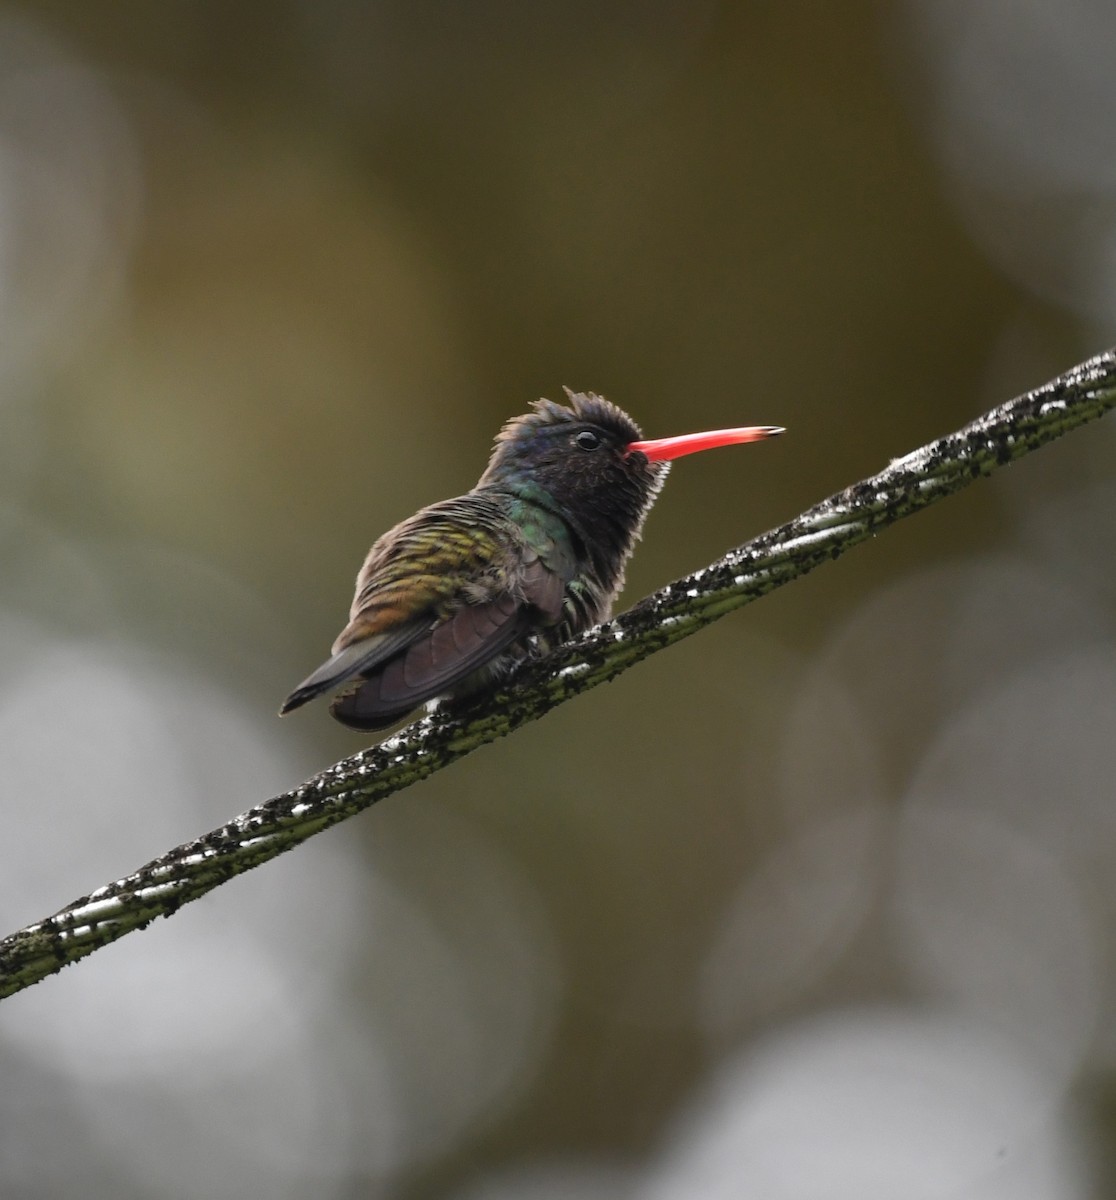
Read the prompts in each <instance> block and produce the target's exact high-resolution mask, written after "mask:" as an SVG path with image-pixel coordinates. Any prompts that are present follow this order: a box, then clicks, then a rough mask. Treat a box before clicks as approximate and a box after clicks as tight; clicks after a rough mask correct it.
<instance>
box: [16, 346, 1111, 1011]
mask: <svg viewBox="0 0 1116 1200" xmlns="http://www.w3.org/2000/svg"><path fill="white" fill-rule="evenodd" d="M1114 405H1116V351H1111V350H1110V351H1107V352H1106V353H1104V354H1101V355H1098V356H1097V357H1096V358H1093V359H1090V360H1089V361H1088V362H1086V363H1082V364H1081V365H1080V366H1077V367H1074V368H1073V369H1072V370H1071V371H1068V372H1067V373H1066V374H1065V375H1062V376H1059V377H1058V378H1057V379H1055V380H1053V381H1052V382H1050V383H1048V384H1045V385H1044V386H1043V387H1040V388H1037V389H1036V390H1035V391H1033V392H1028V393H1026V394H1025V395H1023V396H1020V397H1018V398H1017V399H1015V400H1012V401H1010V402H1009V403H1007V404H1004V405H1001V406H1000V407H999V408H995V409H993V410H992V411H991V412H988V413H985V414H984V416H982V417H979V418H978V419H977V420H975V421H973V422H972V423H971V424H969V425H966V426H965V427H964V428H963V429H960V430H958V431H957V432H956V433H952V434H949V435H948V436H946V437H944V438H941V439H940V440H939V441H936V442H932V443H930V444H929V445H927V446H924V447H922V449H920V450H916V451H914V452H913V453H911V454H908V455H907V456H906V457H905V458H901V459H898V460H896V461H895V462H893V463H891V465H890V466H888V467H887V468H886V469H885V470H883V471H881V472H880V473H879V474H878V475H875V476H873V477H872V478H871V479H866V480H864V481H863V482H861V483H856V484H853V486H852V487H849V488H846V489H845V490H844V491H843V492H839V493H838V494H837V495H835V496H831V497H829V499H828V500H823V501H822V502H821V503H820V504H817V505H815V506H814V507H813V508H811V509H808V510H807V511H806V512H804V513H802V515H801V516H799V517H796V518H795V519H794V520H793V521H789V522H788V523H787V524H785V525H782V526H780V527H779V528H778V529H773V530H771V531H770V532H768V533H765V534H762V535H761V536H760V537H757V538H755V539H753V540H752V541H750V542H747V543H745V544H744V545H743V546H740V547H738V548H737V549H735V550H732V551H730V552H729V553H728V554H726V555H725V556H724V558H721V559H719V560H718V561H717V562H714V563H711V564H710V565H709V566H708V567H705V568H703V569H702V570H700V571H697V572H695V573H694V574H693V575H690V576H687V577H686V578H685V579H679V580H677V581H676V582H675V583H671V584H668V585H667V586H666V587H665V588H662V589H661V590H660V591H658V592H655V593H654V594H653V595H651V596H648V597H647V598H646V599H644V600H641V601H640V602H639V603H638V604H637V605H636V606H635V607H634V608H632V609H631V610H629V611H628V612H626V613H624V614H623V615H621V616H619V617H617V618H616V619H615V620H613V621H611V622H609V623H607V624H605V625H601V626H599V627H597V628H596V629H592V630H590V631H589V632H588V633H586V634H584V635H583V636H581V637H578V638H575V639H574V640H572V641H570V642H567V643H565V644H564V645H562V646H560V647H558V648H557V649H556V650H554V651H553V652H552V653H550V654H548V655H546V656H545V657H544V658H540V659H538V660H537V661H536V662H533V663H531V664H530V665H528V666H526V667H525V668H524V669H522V670H521V671H519V672H518V673H517V674H516V675H515V677H514V678H513V679H512V680H511V681H510V682H509V684H508V685H507V686H506V688H505V689H504V690H502V691H500V692H497V693H494V694H490V695H488V696H485V697H483V698H481V699H478V700H476V701H475V702H473V703H472V704H471V705H470V706H469V707H468V708H466V709H457V710H455V711H454V712H452V713H450V712H442V713H435V714H434V715H433V716H429V717H424V718H423V719H422V720H419V721H416V722H415V723H414V724H412V725H409V726H408V727H407V728H405V729H403V730H402V731H400V732H399V733H397V734H395V735H393V736H392V737H390V738H388V739H387V740H386V741H385V742H383V743H382V744H381V745H379V746H374V747H372V748H370V749H368V750H362V751H361V752H360V753H359V754H354V755H353V756H352V757H351V758H347V759H345V760H344V761H342V762H339V763H337V764H335V765H334V766H332V767H329V768H328V769H327V770H325V771H323V772H322V773H321V774H320V775H317V776H315V777H314V778H313V779H311V780H309V781H308V782H307V783H304V784H303V785H302V786H301V787H299V788H296V789H295V790H294V791H292V792H286V793H284V794H283V795H281V796H276V797H274V798H273V799H271V800H268V801H266V802H265V803H263V804H261V805H259V807H257V808H253V809H251V810H250V811H249V812H246V813H243V814H242V815H241V816H239V817H236V818H234V819H233V820H231V821H230V822H229V823H228V824H227V825H223V826H222V827H221V828H220V829H215V830H213V832H212V833H208V834H206V835H205V836H204V837H200V838H198V839H197V840H196V841H193V842H188V843H187V844H186V845H183V846H178V847H176V848H175V849H173V850H170V851H168V852H167V853H166V854H164V855H162V856H161V857H160V858H157V859H155V860H154V861H153V862H150V863H148V864H147V865H146V866H144V867H141V868H140V869H139V870H138V871H136V872H135V873H134V874H132V875H128V876H126V877H125V878H124V879H118V880H117V881H116V882H115V883H110V884H106V885H105V886H104V887H100V888H98V889H97V890H96V891H95V892H93V893H92V894H91V895H89V896H84V897H82V898H81V899H79V900H75V901H74V902H73V903H72V904H70V905H68V906H67V907H66V908H64V909H62V910H61V911H60V912H58V913H56V914H55V915H54V916H52V917H48V918H46V919H45V920H43V921H39V922H37V923H36V924H34V925H29V926H27V928H25V929H21V930H19V931H18V932H16V933H13V934H11V935H10V936H9V937H7V938H4V939H3V940H2V941H0V997H3V996H9V995H12V994H13V993H14V992H18V991H21V990H22V989H23V988H26V987H29V986H30V985H31V984H33V983H37V982H38V981H39V980H40V979H43V978H45V977H46V976H47V975H51V974H53V973H54V972H56V971H58V970H60V969H61V968H62V967H63V966H65V965H66V964H68V963H71V962H75V961H77V960H78V959H79V958H83V957H84V956H85V955H87V954H90V953H92V951H94V950H96V949H97V948H98V947H100V946H104V945H107V944H108V943H109V942H113V941H115V940H116V939H117V938H119V937H122V936H123V935H124V934H126V933H128V932H130V931H131V930H133V929H141V928H143V927H144V926H145V925H146V924H147V923H148V922H149V921H151V920H152V918H154V917H157V916H170V915H171V913H173V912H175V911H176V910H177V909H178V908H180V907H181V906H182V905H183V904H186V903H188V902H189V901H191V900H196V899H197V898H198V897H199V896H203V895H204V894H205V893H206V892H208V891H210V890H211V889H212V888H215V887H217V886H218V885H219V884H222V883H224V882H225V881H226V880H229V879H231V878H232V877H233V876H235V875H239V874H241V873H242V872H244V871H247V870H250V869H251V868H252V867H258V866H259V865H260V864H261V863H264V862H267V860H268V859H270V858H274V857H275V856H276V855H278V854H282V853H283V851H285V850H290V849H291V848H292V847H294V846H296V845H298V843H299V842H303V841H305V840H306V839H307V838H309V837H311V836H312V835H313V834H315V833H318V832H319V831H320V830H323V829H328V828H329V827H330V826H331V825H336V824H337V822H338V821H343V820H345V819H346V818H348V817H351V816H354V815H355V814H356V813H358V812H361V811H363V810H364V809H366V808H367V807H368V806H369V805H371V804H375V803H376V801H377V800H382V799H383V798H384V797H385V796H389V795H391V794H392V792H397V791H399V790H401V789H402V788H405V787H409V786H410V785H411V784H413V783H417V782H418V781H419V780H421V779H425V778H426V777H427V776H428V775H430V774H432V773H433V772H434V771H438V770H440V769H441V768H442V767H445V766H448V765H449V764H450V763H451V762H453V761H455V760H456V759H458V758H461V757H463V756H464V755H466V754H468V753H469V752H470V751H472V750H475V749H476V748H477V747H478V746H483V745H484V744H485V743H487V742H491V741H495V739H496V738H499V737H503V736H504V735H505V734H507V733H511V732H512V731H513V730H515V729H518V728H519V727H520V726H521V725H525V724H527V722H529V721H533V720H535V719H536V718H538V717H541V716H542V715H543V714H544V713H546V712H549V711H550V709H552V708H554V707H555V706H556V705H558V704H561V703H563V702H564V701H566V700H569V699H570V698H571V697H572V696H576V695H577V694H578V693H579V692H584V691H587V690H588V689H589V688H592V687H596V686H597V684H600V683H606V682H607V681H608V680H610V679H614V678H615V677H616V676H617V675H619V674H620V673H621V672H622V671H626V670H627V669H628V667H630V666H632V665H633V664H634V663H636V662H638V661H639V660H640V659H642V658H646V657H647V656H648V655H649V654H653V653H654V652H655V651H657V650H661V649H663V647H665V646H669V645H671V644H672V643H673V642H677V641H680V640H681V639H682V638H684V637H688V636H689V635H690V634H692V633H695V632H697V630H699V629H701V628H702V627H703V626H705V625H708V624H710V623H711V622H712V621H715V620H717V618H718V617H722V616H724V615H725V613H728V612H731V611H732V610H733V609H736V608H740V607H742V606H743V605H745V604H747V603H749V602H750V601H752V600H756V599H758V598H759V597H760V596H763V595H765V594H766V593H767V592H770V591H772V590H773V589H774V588H777V587H780V586H781V585H782V584H784V583H789V582H790V581H791V580H792V579H796V578H798V577H799V576H801V575H805V574H806V573H807V572H809V571H812V570H813V569H814V568H815V567H816V566H819V565H820V564H821V563H823V562H825V561H827V560H828V559H832V558H837V557H838V556H840V555H841V554H843V553H844V552H845V551H846V550H848V549H849V548H850V547H852V546H855V545H856V544H857V543H858V542H862V541H864V540H865V539H866V538H869V537H871V536H873V535H874V534H875V533H877V532H879V531H880V530H881V529H883V528H885V527H886V526H888V525H890V524H892V523H893V522H895V521H897V520H899V519H900V518H901V517H905V516H907V515H908V514H910V513H913V512H917V511H918V510H919V509H922V508H926V507H927V506H928V505H930V504H933V503H934V502H935V501H936V500H940V499H942V498H943V497H944V496H948V495H950V494H951V493H953V492H956V491H959V490H960V489H961V488H963V487H965V486H966V484H968V483H970V482H971V481H972V480H974V479H977V478H979V477H980V476H982V475H988V474H991V472H992V471H994V470H995V469H996V468H997V467H1001V466H1004V465H1005V464H1007V463H1009V462H1012V461H1013V460H1014V459H1016V458H1021V457H1022V456H1023V455H1024V454H1027V453H1028V452H1030V451H1031V450H1034V449H1037V447H1039V446H1041V445H1043V444H1044V443H1046V442H1049V441H1052V440H1053V439H1054V438H1057V437H1060V436H1061V435H1062V434H1064V433H1068V432H1069V431H1070V430H1071V429H1074V428H1076V427H1077V426H1078V425H1083V424H1085V422H1087V421H1091V420H1093V419H1094V418H1096V417H1099V416H1101V415H1103V414H1104V413H1105V412H1107V411H1108V410H1109V409H1110V408H1112V407H1113V406H1114Z"/></svg>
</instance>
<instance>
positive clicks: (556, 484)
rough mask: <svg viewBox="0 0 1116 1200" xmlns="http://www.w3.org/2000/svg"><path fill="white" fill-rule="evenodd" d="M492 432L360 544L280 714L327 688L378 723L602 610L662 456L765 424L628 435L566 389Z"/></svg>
mask: <svg viewBox="0 0 1116 1200" xmlns="http://www.w3.org/2000/svg"><path fill="white" fill-rule="evenodd" d="M566 396H567V398H568V401H569V403H568V406H566V405H562V404H555V403H553V402H552V401H550V400H539V401H537V402H536V403H535V405H534V407H533V410H532V411H531V412H529V413H526V414H525V415H524V416H522V417H515V418H514V419H513V420H511V421H509V422H508V423H507V424H506V425H505V426H504V428H503V429H502V430H501V431H500V433H499V435H498V437H497V438H496V445H495V447H494V449H493V451H492V457H491V459H490V460H489V463H488V469H487V470H486V471H485V473H484V474H483V475H482V476H481V477H480V481H479V482H478V483H477V486H476V487H475V488H473V490H472V491H471V492H467V493H466V494H465V495H464V496H458V497H457V498H456V499H454V500H443V501H442V502H441V503H440V504H431V505H430V506H429V507H427V508H424V509H422V510H420V511H419V512H417V513H415V515H414V516H413V517H410V518H408V519H407V520H406V521H403V522H402V523H401V524H399V525H396V526H395V528H394V529H390V530H388V532H387V533H385V534H384V535H383V536H382V537H381V538H380V539H379V540H378V541H377V542H376V544H375V545H374V546H373V547H372V549H371V550H369V552H368V557H367V558H366V559H365V560H364V565H363V566H362V567H361V569H360V574H359V575H358V576H357V581H356V596H355V597H354V599H353V604H352V608H351V609H350V612H349V623H348V625H346V626H345V628H344V629H343V630H342V631H341V633H340V635H339V636H338V638H337V640H336V641H335V642H334V643H333V657H332V658H330V659H329V661H328V662H326V663H323V664H322V666H320V667H319V668H318V669H317V670H316V671H315V672H314V673H313V674H312V675H311V676H310V677H309V678H308V679H306V680H305V681H304V682H303V683H301V684H299V686H298V687H297V688H295V690H294V691H293V692H292V693H291V694H290V695H289V696H288V697H287V699H286V701H285V702H284V704H283V707H282V708H281V709H280V713H288V712H290V711H291V710H292V709H295V708H298V707H299V706H300V705H302V704H305V703H306V702H307V701H308V700H312V699H314V697H315V696H319V695H321V694H322V693H323V692H328V691H334V690H337V689H340V690H339V691H338V694H337V696H336V697H335V698H334V700H333V702H332V704H331V705H330V712H331V713H332V714H333V715H334V717H336V718H337V720H338V721H340V722H341V723H342V724H344V725H349V726H351V727H352V728H353V729H382V728H384V727H386V726H388V725H392V724H394V723H395V722H396V721H398V720H399V719H400V718H401V717H404V716H406V715H407V713H409V712H411V711H412V709H414V708H417V707H418V706H419V705H420V704H422V703H424V702H425V701H428V700H433V699H434V698H435V697H438V696H446V697H460V696H465V695H468V694H470V693H471V692H475V691H478V690H480V689H482V688H484V687H485V686H488V685H490V684H491V683H493V682H495V681H497V680H498V679H500V678H501V677H503V676H504V675H506V674H507V672H508V671H509V670H510V668H511V667H512V666H513V665H514V664H515V663H516V662H518V661H519V660H520V659H522V658H524V657H525V656H526V655H527V654H529V653H530V652H531V651H532V650H533V649H540V650H541V649H545V648H547V647H549V646H553V645H556V644H558V643H559V642H562V641H564V640H565V639H567V638H569V637H572V636H573V635H574V634H577V633H580V632H582V631H583V630H585V629H588V628H589V627H590V626H592V625H595V624H597V623H598V622H599V621H603V620H605V619H606V618H607V617H608V615H609V613H610V612H611V610H612V603H613V601H614V600H615V598H616V596H617V594H618V593H619V591H620V589H621V587H622V586H623V584H624V568H625V565H626V563H627V561H628V556H629V555H630V554H631V552H632V547H633V546H634V544H635V542H636V540H637V539H638V537H639V533H640V529H641V527H642V525H643V522H644V519H645V517H646V516H647V513H648V510H649V509H650V508H651V505H652V504H653V503H654V501H655V497H656V496H657V495H658V493H659V489H660V488H661V487H662V486H663V483H664V481H665V479H666V476H667V472H668V471H669V469H670V460H671V459H674V458H680V457H681V456H682V455H684V454H693V453H694V452H696V451H698V450H709V449H712V448H713V447H714V446H727V445H731V444H733V443H737V442H754V441H759V440H760V439H762V438H769V437H774V436H775V435H776V434H778V433H782V432H783V431H782V429H780V428H779V427H777V426H773V425H760V426H753V427H751V428H747V429H719V430H716V431H714V432H712V433H691V434H685V435H683V436H682V437H673V438H663V439H661V440H659V441H651V442H645V441H642V440H641V439H642V436H643V435H642V433H641V431H640V428H639V426H638V425H636V423H635V422H634V421H633V420H632V419H631V417H629V416H628V414H627V413H626V412H624V411H623V410H622V409H619V408H617V407H616V405H615V404H610V403H609V402H608V401H607V400H605V399H604V398H603V397H601V396H596V395H594V394H593V393H592V392H586V393H580V392H579V393H574V392H571V391H570V390H569V389H568V388H567V389H566Z"/></svg>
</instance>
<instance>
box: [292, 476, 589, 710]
mask: <svg viewBox="0 0 1116 1200" xmlns="http://www.w3.org/2000/svg"><path fill="white" fill-rule="evenodd" d="M564 595H565V583H564V581H563V580H562V579H561V577H560V576H558V575H557V574H555V572H553V571H552V570H551V569H550V568H549V567H548V566H547V565H546V564H545V563H544V562H543V560H542V559H541V558H540V556H539V554H538V552H537V551H536V550H535V549H534V548H533V547H531V546H528V545H526V544H525V543H523V541H522V540H521V539H520V538H519V537H518V536H517V534H516V531H515V528H514V525H513V524H511V523H509V521H508V518H507V515H506V513H505V512H504V511H503V510H502V509H501V508H500V507H499V506H498V505H496V504H494V503H492V502H490V501H481V500H478V499H477V498H476V497H468V498H465V497H463V498H460V499H458V500H449V501H445V502H443V503H442V504H439V505H433V506H432V507H431V508H428V509H424V510H423V511H422V512H421V513H418V514H416V515H415V516H414V517H412V518H410V519H409V520H407V521H404V522H403V523H402V524H401V525H397V526H396V527H395V528H394V529H393V530H391V531H390V532H389V533H387V534H385V535H384V536H383V537H382V538H380V539H379V541H377V543H376V544H375V545H374V546H373V547H372V549H371V550H370V551H369V554H368V557H367V559H366V560H365V563H364V566H363V567H362V568H361V571H360V575H359V576H358V577H357V588H356V597H355V599H354V601H353V606H352V612H351V619H350V621H349V623H348V625H346V627H345V628H344V629H343V630H342V631H341V634H340V636H339V637H338V638H337V640H336V641H335V642H334V644H333V656H332V658H330V660H329V661H328V662H326V663H324V664H323V665H322V666H321V667H319V668H318V670H317V671H315V672H314V673H313V674H312V675H311V676H310V677H309V678H308V679H306V680H305V681H304V682H303V683H302V684H300V685H299V687H298V688H296V689H295V691H294V692H292V693H291V695H290V697H289V698H288V699H287V701H286V702H285V703H284V705H283V708H282V709H281V711H282V712H289V711H291V709H294V708H297V707H298V706H299V705H301V704H305V703H306V701H308V700H311V699H313V698H314V697H315V696H317V695H320V694H321V693H322V692H326V691H330V690H332V689H334V688H337V687H339V686H340V685H342V684H344V683H345V682H347V681H348V680H359V681H360V682H359V683H357V685H356V686H355V687H350V688H349V689H348V690H347V691H346V692H345V693H344V694H343V695H341V696H339V697H338V698H337V700H336V701H335V702H334V704H333V705H332V706H331V711H332V712H333V714H334V716H336V717H337V718H338V719H339V720H341V721H343V722H345V723H346V724H351V725H355V726H356V727H358V728H365V729H373V728H378V727H380V726H382V725H385V724H391V723H392V721H394V720H395V719H396V717H398V716H402V715H403V714H404V713H407V712H409V711H410V710H411V709H413V708H416V707H417V706H418V705H419V704H422V703H423V702H424V701H426V700H429V699H432V698H433V697H434V696H438V695H440V694H442V693H443V692H445V691H447V690H448V689H450V688H452V687H453V685H454V684H455V683H458V682H459V681H460V680H462V679H464V678H466V677H467V676H468V675H470V674H472V673H473V672H474V671H476V670H477V669H478V668H479V667H482V666H484V664H485V663H487V662H490V661H491V660H492V659H494V658H496V657H497V656H498V655H500V654H501V653H503V652H504V651H505V650H506V649H507V648H508V647H509V646H510V645H511V644H512V643H513V642H515V641H516V639H517V638H519V637H521V636H523V635H524V634H525V633H526V632H527V631H528V630H529V629H530V628H531V626H532V625H536V624H540V623H541V624H553V623H554V622H556V621H557V620H558V619H559V618H560V616H561V613H562V602H563V597H564Z"/></svg>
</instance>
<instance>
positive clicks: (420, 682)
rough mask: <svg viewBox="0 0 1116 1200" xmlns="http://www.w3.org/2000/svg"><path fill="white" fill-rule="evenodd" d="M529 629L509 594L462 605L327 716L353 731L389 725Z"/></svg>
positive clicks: (366, 676) (369, 675)
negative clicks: (479, 602)
mask: <svg viewBox="0 0 1116 1200" xmlns="http://www.w3.org/2000/svg"><path fill="white" fill-rule="evenodd" d="M530 627H531V620H530V618H529V616H528V614H527V611H526V610H525V609H524V607H523V606H522V605H521V604H519V603H518V602H517V601H516V600H515V599H514V597H512V596H511V595H510V594H508V593H503V594H502V595H500V596H498V597H497V598H496V599H494V600H491V601H489V602H488V603H487V604H466V605H463V606H462V607H461V608H459V609H458V610H457V611H456V612H455V613H453V615H452V616H450V617H447V618H446V619H445V620H444V621H440V622H439V623H438V624H437V625H435V626H434V628H433V629H431V630H428V631H427V632H426V634H425V635H424V636H423V637H421V638H419V639H417V640H416V641H414V642H413V643H412V644H411V645H410V646H409V647H408V648H407V649H406V650H405V651H404V652H403V653H402V654H397V655H396V656H395V657H394V658H392V659H389V660H388V661H387V662H386V663H385V664H384V666H383V667H382V669H380V670H376V671H364V672H362V673H361V679H360V680H359V682H357V683H356V684H355V686H353V687H351V688H349V689H348V690H346V691H345V692H342V693H341V694H340V695H339V696H338V697H337V699H336V700H334V702H333V703H332V704H331V705H330V712H331V713H332V714H333V715H334V716H335V717H336V718H337V719H338V720H339V721H341V722H342V723H344V724H345V725H350V726H352V727H353V728H355V729H379V728H382V727H383V726H384V725H390V724H392V722H394V721H395V720H396V719H398V718H399V717H401V716H403V715H405V714H406V713H409V712H410V711H411V710H412V709H414V708H417V707H418V706H419V705H420V704H422V703H424V702H425V701H427V700H432V699H433V698H434V697H435V696H440V695H442V693H444V692H446V691H448V690H449V689H450V688H452V687H453V685H454V684H456V683H459V682H460V681H461V680H463V679H465V678H467V677H468V676H469V675H471V674H472V673H473V672H474V671H476V670H478V669H479V668H480V667H483V666H484V665H485V663H488V662H491V661H492V660H493V659H494V658H496V657H498V656H499V655H500V654H501V653H503V651H505V650H507V649H508V647H509V646H511V645H512V643H513V642H515V641H516V640H517V639H518V638H520V637H522V635H523V634H525V633H526V632H527V630H528V629H530Z"/></svg>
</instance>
